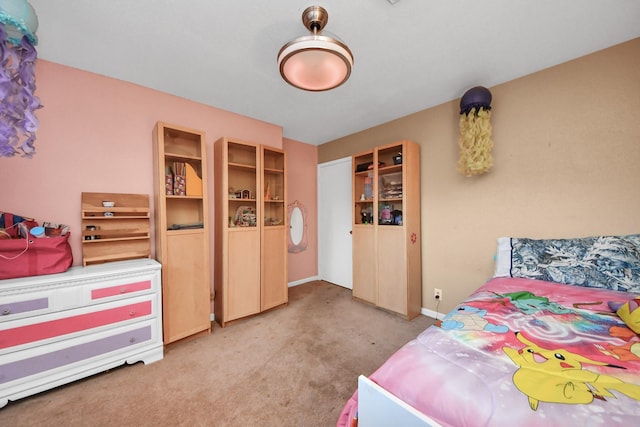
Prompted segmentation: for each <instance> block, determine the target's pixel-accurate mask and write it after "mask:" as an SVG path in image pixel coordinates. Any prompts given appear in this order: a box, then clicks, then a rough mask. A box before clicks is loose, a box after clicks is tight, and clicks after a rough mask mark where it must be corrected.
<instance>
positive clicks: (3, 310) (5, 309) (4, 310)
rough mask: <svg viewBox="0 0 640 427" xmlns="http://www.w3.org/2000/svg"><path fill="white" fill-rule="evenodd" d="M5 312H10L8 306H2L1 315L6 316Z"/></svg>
mask: <svg viewBox="0 0 640 427" xmlns="http://www.w3.org/2000/svg"><path fill="white" fill-rule="evenodd" d="M7 314H11V309H10V308H3V309H2V315H3V316H6V315H7Z"/></svg>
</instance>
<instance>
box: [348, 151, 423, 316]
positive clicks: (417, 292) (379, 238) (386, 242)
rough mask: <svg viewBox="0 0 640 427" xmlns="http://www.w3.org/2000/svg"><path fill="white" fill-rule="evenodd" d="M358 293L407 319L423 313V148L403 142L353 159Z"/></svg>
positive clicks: (354, 242)
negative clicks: (421, 188) (421, 163)
mask: <svg viewBox="0 0 640 427" xmlns="http://www.w3.org/2000/svg"><path fill="white" fill-rule="evenodd" d="M352 169H353V180H352V185H353V193H352V194H353V212H352V221H353V224H352V227H353V228H352V235H353V237H352V240H353V296H354V298H356V299H358V300H362V301H366V302H369V303H371V304H374V305H376V306H378V307H380V308H384V309H386V310H389V311H392V312H395V313H398V314H400V315H402V316H405V317H406V318H407V319H412V318H414V317H415V316H417V315H418V314H420V309H421V306H422V267H421V243H420V228H421V227H420V146H419V145H418V144H416V143H414V142H411V141H399V142H395V143H392V144H388V145H384V146H381V147H377V148H375V149H373V150H370V151H366V152H363V153H359V154H357V155H355V156H353V157H352Z"/></svg>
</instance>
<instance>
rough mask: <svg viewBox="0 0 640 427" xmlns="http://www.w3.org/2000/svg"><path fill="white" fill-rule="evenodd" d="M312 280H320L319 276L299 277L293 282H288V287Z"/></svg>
mask: <svg viewBox="0 0 640 427" xmlns="http://www.w3.org/2000/svg"><path fill="white" fill-rule="evenodd" d="M314 280H320V276H311V277H307V278H305V279H300V280H296V281H294V282H289V287H290V288H291V287H293V286H298V285H302V284H304V283H308V282H313V281H314Z"/></svg>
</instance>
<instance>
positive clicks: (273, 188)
mask: <svg viewBox="0 0 640 427" xmlns="http://www.w3.org/2000/svg"><path fill="white" fill-rule="evenodd" d="M214 159H215V166H214V180H215V235H216V239H215V250H214V253H215V262H214V288H215V299H214V314H215V320H216V322H218V323H219V324H220V325H221V326H223V327H224V326H225V324H226V323H227V322H230V321H232V320H236V319H240V318H242V317H246V316H249V315H252V314H256V313H260V312H262V311H265V310H268V309H270V308H273V307H276V306H279V305H282V304H286V303H287V301H288V288H287V230H288V228H287V217H286V207H287V192H286V180H285V171H286V164H287V162H286V153H285V152H284V151H282V150H279V149H276V148H271V147H266V146H263V145H260V144H254V143H251V142H246V141H239V140H235V139H229V138H221V139H219V140H218V141H216V143H215V145H214Z"/></svg>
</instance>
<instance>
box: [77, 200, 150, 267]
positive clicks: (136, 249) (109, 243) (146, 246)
mask: <svg viewBox="0 0 640 427" xmlns="http://www.w3.org/2000/svg"><path fill="white" fill-rule="evenodd" d="M103 202H104V203H105V204H107V203H112V204H113V206H109V207H107V206H104V205H103ZM150 257H151V226H150V209H149V196H148V195H146V194H117V193H82V265H84V266H87V265H90V264H98V263H102V262H109V261H122V260H126V259H135V258H150Z"/></svg>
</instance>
